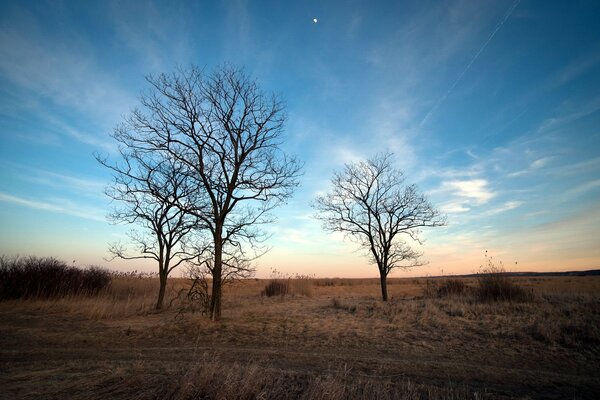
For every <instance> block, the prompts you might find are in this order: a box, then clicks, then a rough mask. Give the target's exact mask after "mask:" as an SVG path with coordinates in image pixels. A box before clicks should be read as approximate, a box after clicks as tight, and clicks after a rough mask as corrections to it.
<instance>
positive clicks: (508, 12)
mask: <svg viewBox="0 0 600 400" xmlns="http://www.w3.org/2000/svg"><path fill="white" fill-rule="evenodd" d="M520 2H521V0H515V1H513V3H512V4H511V5H510V7H509V8H508V10H507V11H506V13H504V16H502V18H501V19H500V21H498V23H497V24H496V27H495V28H494V30H493V31H492V33H491V34H490V36H489V37H488V38H487V40H486V41H485V42H484V43H483V45H482V46H481V47H480V48H479V50H478V51H477V53H475V55H474V56H473V57H472V58H471V61H469V63H468V64H467V66H466V67H465V68H464V69H463V70H462V72H461V73H460V75H458V78H456V79H455V80H454V82H453V83H452V85H450V88H449V89H448V90H447V91H446V93H444V94H443V95H442V96H441V97H440V98H439V99H438V101H437V102H436V103H435V104H434V105H433V107H431V110H429V112H428V113H427V115H425V118H423V120H422V121H421V123H420V124H419V126H423V124H425V122H427V120H428V119H429V117H431V115H432V114H433V112H434V111H435V110H437V108H438V107H439V106H440V105H441V104H442V103H443V102H444V101H445V100H446V98H447V97H448V96H449V95H450V93H451V92H452V90H454V88H455V87H456V85H457V84H458V82H460V81H461V79H462V78H463V76H465V74H466V73H467V71H468V70H469V68H471V65H473V63H474V62H475V60H477V58H478V57H479V55H480V54H481V53H482V52H483V50H485V48H486V47H487V45H488V44H489V43H490V42H491V41H492V39H493V38H494V36H496V33H498V31H499V30H500V28H502V25H504V23H505V22H506V20H507V19H508V18H509V17H510V15H511V14H512V13H513V11H515V8H517V6H518V5H519V3H520Z"/></svg>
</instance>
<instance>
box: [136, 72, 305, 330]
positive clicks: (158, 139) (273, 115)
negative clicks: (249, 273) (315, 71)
mask: <svg viewBox="0 0 600 400" xmlns="http://www.w3.org/2000/svg"><path fill="white" fill-rule="evenodd" d="M147 80H148V82H149V83H150V84H151V90H150V91H149V92H147V93H145V94H144V95H142V97H141V105H142V107H141V108H140V109H138V110H135V111H134V112H133V113H132V114H131V116H130V117H129V119H128V121H129V124H128V125H130V126H131V127H132V129H131V130H130V131H129V132H128V136H129V138H130V140H131V141H133V142H135V144H134V146H145V148H147V149H152V150H153V151H158V152H160V153H162V154H164V155H165V156H166V157H168V158H170V159H173V160H175V161H176V162H177V163H178V164H179V165H182V166H184V167H185V172H184V176H185V179H186V182H188V184H189V185H190V186H192V187H198V188H200V190H201V192H200V193H199V195H198V196H197V198H196V199H194V201H192V202H190V201H178V206H179V208H180V209H181V210H182V212H183V213H184V214H185V215H193V216H194V217H196V218H197V219H198V221H199V223H200V224H201V225H202V228H203V229H204V230H203V231H202V232H205V233H206V234H207V235H208V238H209V241H210V246H209V247H205V249H207V250H208V251H209V253H210V254H212V257H211V262H210V263H209V264H205V265H208V266H210V268H209V271H210V274H211V277H212V290H211V306H210V316H211V318H212V319H215V320H218V319H219V318H220V316H221V296H222V295H221V288H222V283H223V278H224V259H229V257H231V255H235V257H236V262H235V263H230V264H229V266H228V268H229V269H228V271H229V272H228V273H232V271H234V272H235V270H236V268H237V269H238V270H239V271H240V272H243V271H244V270H245V269H246V266H247V262H248V261H249V260H251V259H253V258H254V257H256V256H258V255H259V254H260V252H261V251H262V249H263V248H262V246H261V244H262V243H264V239H265V238H266V236H265V234H264V232H263V231H261V230H260V229H259V226H260V225H262V224H265V223H268V222H271V221H272V218H271V217H270V214H269V211H271V210H272V209H273V208H274V207H275V206H277V205H279V204H281V203H282V202H284V201H286V199H288V198H289V196H291V194H292V191H293V189H294V188H295V187H296V186H297V185H298V179H297V178H298V176H299V173H300V169H301V166H300V164H299V163H298V161H297V160H296V159H294V158H293V157H289V156H287V155H286V154H285V153H284V152H283V151H282V150H281V147H280V145H281V140H282V133H283V124H284V121H285V114H284V106H283V104H282V102H281V101H279V100H278V99H277V98H276V97H275V96H273V95H267V94H265V93H264V92H263V91H261V89H260V88H259V86H258V84H257V83H256V82H255V81H254V80H252V79H251V78H250V77H248V76H247V75H246V74H245V73H244V72H243V71H241V70H239V69H236V68H233V67H231V66H223V67H221V68H218V69H217V70H215V71H214V72H212V73H209V74H205V73H204V71H202V70H201V69H199V68H197V67H191V68H189V69H186V70H182V69H180V70H177V71H176V72H175V73H172V74H161V75H158V76H150V77H148V78H147ZM224 255H225V257H224Z"/></svg>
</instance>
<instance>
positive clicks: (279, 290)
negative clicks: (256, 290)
mask: <svg viewBox="0 0 600 400" xmlns="http://www.w3.org/2000/svg"><path fill="white" fill-rule="evenodd" d="M289 291H290V282H289V280H280V279H276V280H272V281H270V282H269V283H267V285H266V286H265V288H264V289H263V290H262V292H261V293H260V295H261V296H267V297H273V296H285V295H286V294H288V293H289Z"/></svg>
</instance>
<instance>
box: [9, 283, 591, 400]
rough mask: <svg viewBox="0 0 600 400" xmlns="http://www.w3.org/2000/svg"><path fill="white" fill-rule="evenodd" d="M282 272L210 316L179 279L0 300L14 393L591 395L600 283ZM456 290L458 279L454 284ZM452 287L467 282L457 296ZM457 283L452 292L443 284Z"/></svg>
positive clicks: (231, 289)
mask: <svg viewBox="0 0 600 400" xmlns="http://www.w3.org/2000/svg"><path fill="white" fill-rule="evenodd" d="M503 279H505V280H507V281H509V284H510V285H516V286H518V287H520V288H521V289H522V292H521V294H525V295H524V297H522V298H519V299H516V300H493V299H486V298H482V297H481V296H480V295H478V293H480V292H478V291H477V290H478V289H477V288H478V286H479V285H480V284H481V283H480V282H479V281H478V279H476V278H452V279H451V278H429V279H425V278H420V279H413V278H408V279H397V278H391V279H389V285H388V290H389V293H390V297H391V300H390V301H388V302H387V303H384V302H382V301H381V300H380V288H379V281H378V279H310V278H308V277H301V278H299V279H289V280H288V279H282V280H279V281H278V282H279V283H281V284H282V285H284V286H285V287H286V289H285V290H286V291H287V293H286V294H284V295H273V296H271V297H268V296H266V295H265V288H266V287H267V286H268V285H269V284H270V283H272V282H271V281H270V280H258V279H252V280H244V281H237V282H234V283H231V284H229V285H228V286H226V288H225V293H224V309H223V319H222V321H220V322H212V321H210V320H209V319H208V318H207V317H206V316H205V315H203V313H202V312H201V309H199V308H198V307H195V305H194V304H190V302H189V301H188V300H187V297H186V296H185V295H184V294H185V293H186V290H187V286H188V285H189V282H188V281H187V280H185V279H170V283H169V285H168V292H167V302H166V308H165V309H164V310H161V311H155V310H154V304H155V299H156V293H157V290H158V280H157V279H156V278H152V277H136V276H123V275H122V276H116V277H113V278H112V280H111V283H110V285H108V286H107V287H105V288H104V289H102V290H101V291H100V292H98V293H94V294H93V295H90V294H73V295H66V296H62V297H58V298H36V297H32V298H27V299H8V300H4V301H1V302H0V371H2V373H1V374H0V383H1V385H0V386H1V387H2V390H0V397H1V398H6V399H15V398H23V399H39V398H44V399H46V398H48V399H63V398H75V399H87V398H122V399H152V398H156V399H213V398H214V399H255V398H256V399H271V398H273V399H280V398H290V399H292V398H303V399H346V398H378V399H388V398H390V399H487V398H490V399H491V398H525V399H527V398H556V399H562V398H570V399H588V398H589V399H592V398H597V396H598V395H599V394H600V370H599V368H598V367H599V366H600V277H591V276H588V277H515V278H503ZM457 282H459V283H457ZM456 286H458V287H459V289H456ZM448 288H450V289H448Z"/></svg>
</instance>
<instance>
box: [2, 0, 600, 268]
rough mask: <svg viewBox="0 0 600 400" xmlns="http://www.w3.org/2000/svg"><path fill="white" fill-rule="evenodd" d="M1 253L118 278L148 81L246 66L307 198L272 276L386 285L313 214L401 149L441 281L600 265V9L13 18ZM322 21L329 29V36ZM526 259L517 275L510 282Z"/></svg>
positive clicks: (7, 38)
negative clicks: (116, 213) (367, 168)
mask: <svg viewBox="0 0 600 400" xmlns="http://www.w3.org/2000/svg"><path fill="white" fill-rule="evenodd" d="M0 4H1V5H0V135H1V143H2V144H1V146H0V221H1V223H0V253H3V254H21V255H25V254H38V255H52V256H57V257H60V258H63V259H65V260H72V259H75V260H77V262H78V263H82V264H100V265H106V266H109V267H112V268H121V269H135V268H138V269H140V268H146V269H147V270H152V266H151V265H148V264H135V265H134V264H132V263H131V262H128V263H125V262H112V263H107V262H105V261H104V260H103V257H106V256H107V252H106V248H107V243H108V242H112V241H114V240H117V239H119V238H122V237H123V236H124V234H125V232H126V231H127V229H128V227H125V226H112V225H110V224H108V223H107V222H106V220H105V215H106V214H107V212H108V211H109V208H110V205H109V202H108V200H107V198H106V197H105V196H104V195H103V188H104V186H105V185H106V184H107V183H108V182H109V180H110V175H109V174H108V173H107V171H105V170H103V169H102V168H101V167H100V166H99V165H98V164H97V162H96V161H95V160H94V158H93V153H94V152H103V153H105V154H111V153H113V152H114V150H115V145H114V144H113V143H112V142H111V139H110V137H109V133H110V132H111V131H112V129H113V128H114V126H115V125H116V124H117V123H118V122H119V121H120V120H121V118H122V116H123V115H125V114H126V113H127V112H128V111H129V110H130V109H131V108H133V107H135V106H136V104H137V96H138V95H139V93H140V91H142V90H144V89H145V88H146V86H145V80H144V76H145V75H148V74H153V73H159V72H169V71H171V70H173V69H174V68H175V67H176V66H178V65H181V66H186V65H189V64H191V63H193V64H197V65H200V66H206V67H207V68H212V67H214V66H216V65H218V64H221V63H223V62H230V63H233V64H237V65H240V66H243V67H245V68H246V70H247V71H248V72H249V73H250V74H252V75H253V76H254V77H255V78H256V79H257V80H258V81H259V82H260V83H261V85H262V86H263V88H264V89H266V90H268V91H272V92H277V93H279V94H280V95H281V96H282V97H283V98H284V99H285V101H286V103H287V114H288V119H287V124H286V135H287V141H286V143H285V147H286V148H287V150H288V151H290V152H293V153H295V154H296V155H297V156H298V157H299V158H300V159H302V160H303V161H304V162H305V164H306V166H305V174H304V177H303V179H302V186H301V187H300V188H299V189H298V191H297V193H296V195H295V196H294V198H293V199H292V200H291V201H290V203H289V204H288V205H287V206H285V207H282V208H281V209H279V210H278V211H277V216H278V222H277V223H276V224H273V225H272V226H270V227H269V228H268V229H269V231H270V232H271V233H272V235H273V236H272V239H271V240H270V246H271V247H272V250H271V251H270V252H269V253H268V254H267V255H266V256H264V257H263V258H262V259H261V260H260V261H259V262H258V266H259V269H258V275H259V276H268V274H269V269H270V268H272V267H275V268H277V269H278V270H280V271H284V272H288V273H309V274H316V275H318V276H376V274H377V271H376V268H375V267H373V266H369V265H368V260H367V258H365V257H363V256H362V254H361V253H360V252H356V246H354V245H353V244H352V243H351V242H348V241H345V240H344V239H343V237H338V236H336V235H330V234H327V233H325V232H323V231H322V230H321V228H320V224H319V222H317V221H315V220H314V219H313V218H312V217H311V216H312V214H313V212H312V210H311V208H310V207H309V203H310V201H311V200H312V199H313V198H314V197H315V195H316V194H317V193H320V192H323V191H326V190H327V189H328V185H329V178H330V176H331V174H332V171H333V170H335V169H337V168H340V167H341V166H342V165H343V163H344V162H348V161H354V160H360V159H364V158H367V157H369V156H371V155H373V154H375V153H377V152H379V151H383V150H391V151H393V152H394V153H395V155H396V161H397V164H398V166H399V167H400V168H402V169H403V170H404V171H405V173H406V175H407V178H408V181H409V182H414V183H417V184H418V185H419V187H420V188H421V190H423V191H424V192H425V193H427V194H428V195H429V198H430V200H431V201H432V202H433V203H434V204H436V205H437V206H438V207H439V208H441V209H442V210H443V211H444V212H445V213H446V214H447V215H448V219H449V225H448V226H447V227H445V228H438V229H436V230H435V231H433V230H432V231H425V232H424V233H423V235H424V237H425V238H426V242H425V245H424V247H423V248H422V249H421V250H423V251H424V252H425V258H426V259H427V260H429V261H430V264H429V265H428V266H426V267H421V268H419V269H418V270H414V271H411V272H399V273H398V274H397V276H408V275H426V274H438V273H440V272H441V271H443V272H444V273H452V272H455V273H463V272H474V271H476V270H477V268H478V266H479V265H481V264H482V263H483V256H484V252H485V250H488V251H489V253H490V254H492V255H494V256H495V257H496V258H497V259H499V260H502V261H503V262H504V263H505V265H507V266H508V267H509V269H511V270H563V269H587V268H599V267H600V246H599V244H600V240H599V239H598V238H599V237H600V24H598V23H597V20H598V16H599V15H600V3H598V2H595V1H588V2H585V1H582V2H575V1H573V2H564V1H547V2H533V1H527V0H523V1H518V0H517V1H512V0H511V1H446V2H427V1H414V2H402V1H393V2H392V1H390V2H372V1H364V2H362V1H348V2H333V1H332V2H321V1H314V2H310V1H295V2H292V1H287V2H283V1H273V2H250V1H248V2H243V1H231V2H230V1H227V2H194V3H192V2H177V1H173V2H117V1H114V2H110V1H106V2H80V1H73V2H60V1H48V2H41V1H40V2H38V1H32V2H19V1H14V2H1V3H0ZM313 18H317V19H318V22H317V23H316V24H315V23H314V22H313ZM515 261H517V262H518V264H514V263H515Z"/></svg>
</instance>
